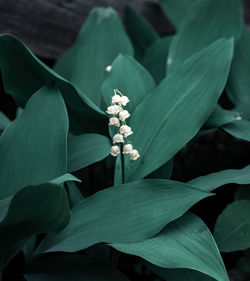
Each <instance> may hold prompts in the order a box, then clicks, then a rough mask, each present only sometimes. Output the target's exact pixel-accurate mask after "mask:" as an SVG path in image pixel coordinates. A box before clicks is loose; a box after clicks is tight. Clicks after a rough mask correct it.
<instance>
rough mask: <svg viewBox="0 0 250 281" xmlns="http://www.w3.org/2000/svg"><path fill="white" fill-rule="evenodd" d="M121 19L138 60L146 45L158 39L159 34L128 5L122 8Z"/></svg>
mask: <svg viewBox="0 0 250 281" xmlns="http://www.w3.org/2000/svg"><path fill="white" fill-rule="evenodd" d="M123 21H124V24H125V27H126V30H127V32H128V35H129V37H130V39H131V42H132V44H133V46H134V50H135V57H136V58H137V59H139V60H140V59H141V58H142V57H143V56H144V54H145V52H146V49H147V47H148V46H149V45H151V44H152V43H153V42H154V41H155V40H156V39H158V38H159V35H158V33H157V32H156V31H155V30H154V28H153V27H152V26H151V24H150V23H149V22H148V21H147V20H146V19H145V18H144V17H143V16H142V15H140V14H138V13H137V12H136V11H135V10H134V9H132V8H131V7H129V6H126V8H125V10H124V15H123Z"/></svg>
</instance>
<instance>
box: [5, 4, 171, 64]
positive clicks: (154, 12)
mask: <svg viewBox="0 0 250 281" xmlns="http://www.w3.org/2000/svg"><path fill="white" fill-rule="evenodd" d="M126 4H129V5H130V6H132V7H133V8H135V9H136V10H137V11H138V12H140V13H142V14H143V15H144V16H146V18H148V19H149V20H150V21H151V23H152V24H153V25H154V26H155V27H156V28H157V29H158V30H159V31H160V32H161V33H169V32H170V31H172V30H173V28H172V27H171V25H170V24H169V23H168V22H167V20H166V19H165V17H164V15H163V13H162V12H161V10H160V8H159V6H158V4H157V2H156V0H119V1H118V0H95V1H94V0H32V1H28V0H7V1H6V0H0V33H11V34H14V35H16V36H17V37H18V38H20V39H21V40H22V41H24V43H25V44H27V45H28V46H29V48H31V50H32V51H34V52H35V53H36V54H37V55H38V56H40V57H43V58H51V59H55V58H57V57H58V56H59V55H60V54H61V53H62V52H63V51H64V50H65V49H67V48H68V47H69V46H71V45H72V43H73V42H74V41H75V39H76V36H77V33H78V31H79V29H80V27H81V25H82V23H83V22H84V21H85V19H86V17H87V15H88V13H89V11H90V10H91V9H92V8H93V7H96V6H102V7H108V6H112V7H113V8H114V9H115V10H116V11H117V12H118V13H119V14H120V15H122V13H123V9H124V6H125V5H126Z"/></svg>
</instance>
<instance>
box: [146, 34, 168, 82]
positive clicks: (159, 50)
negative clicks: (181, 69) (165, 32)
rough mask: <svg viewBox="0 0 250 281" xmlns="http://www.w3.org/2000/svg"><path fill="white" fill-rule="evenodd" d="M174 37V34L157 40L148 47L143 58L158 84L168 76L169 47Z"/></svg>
mask: <svg viewBox="0 0 250 281" xmlns="http://www.w3.org/2000/svg"><path fill="white" fill-rule="evenodd" d="M172 38H173V37H172V36H167V37H163V38H160V39H158V40H156V41H155V42H154V43H153V44H151V45H150V46H149V47H148V48H147V50H146V53H145V56H144V58H143V60H142V64H143V65H144V66H145V68H146V69H148V71H149V72H150V73H151V75H152V76H153V78H154V79H155V82H156V84H159V83H160V82H161V80H162V79H163V78H165V76H166V72H167V69H166V62H167V56H168V49H169V46H170V43H171V40H172Z"/></svg>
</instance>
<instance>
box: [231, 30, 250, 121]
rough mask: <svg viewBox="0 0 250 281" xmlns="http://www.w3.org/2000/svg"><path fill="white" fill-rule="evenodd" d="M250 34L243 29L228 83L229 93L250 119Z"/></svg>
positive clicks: (236, 47)
mask: <svg viewBox="0 0 250 281" xmlns="http://www.w3.org/2000/svg"><path fill="white" fill-rule="evenodd" d="M249 49H250V32H249V31H248V29H247V27H245V28H243V32H242V35H241V38H240V40H239V41H238V42H237V43H236V46H235V52H234V58H233V61H232V67H231V70H230V74H229V79H228V83H227V89H226V90H227V93H228V95H229V97H230V99H231V101H232V102H233V103H234V105H235V106H236V107H237V109H238V110H240V111H242V112H243V117H250V110H249V107H250V94H249V89H250V81H249V75H250V53H249Z"/></svg>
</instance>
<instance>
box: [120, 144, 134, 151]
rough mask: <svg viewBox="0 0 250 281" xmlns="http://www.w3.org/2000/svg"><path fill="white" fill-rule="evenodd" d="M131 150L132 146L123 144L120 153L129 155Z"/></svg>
mask: <svg viewBox="0 0 250 281" xmlns="http://www.w3.org/2000/svg"><path fill="white" fill-rule="evenodd" d="M132 150H133V146H132V144H130V143H127V144H125V145H124V146H123V150H122V153H123V154H130V153H131V152H132Z"/></svg>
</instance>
